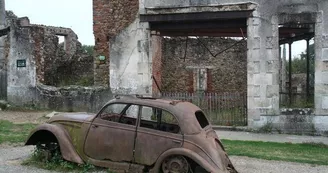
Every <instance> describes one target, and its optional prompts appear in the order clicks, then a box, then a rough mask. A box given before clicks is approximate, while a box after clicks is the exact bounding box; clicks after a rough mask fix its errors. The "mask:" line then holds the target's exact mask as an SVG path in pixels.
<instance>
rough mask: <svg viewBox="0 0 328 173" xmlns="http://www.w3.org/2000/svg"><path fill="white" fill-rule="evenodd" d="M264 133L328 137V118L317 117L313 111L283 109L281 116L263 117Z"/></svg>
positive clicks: (262, 127) (261, 129)
mask: <svg viewBox="0 0 328 173" xmlns="http://www.w3.org/2000/svg"><path fill="white" fill-rule="evenodd" d="M261 122H262V124H261V128H260V131H262V132H278V133H288V134H297V135H328V128H327V127H328V116H320V115H315V114H314V110H312V109H303V108H294V109H281V113H280V115H262V116H261Z"/></svg>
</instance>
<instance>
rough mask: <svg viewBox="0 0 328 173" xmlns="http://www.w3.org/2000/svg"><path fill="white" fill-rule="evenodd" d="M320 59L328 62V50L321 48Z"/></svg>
mask: <svg viewBox="0 0 328 173" xmlns="http://www.w3.org/2000/svg"><path fill="white" fill-rule="evenodd" d="M321 59H322V60H323V61H328V48H323V49H322V56H321Z"/></svg>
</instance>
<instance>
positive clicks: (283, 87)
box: [281, 44, 287, 103]
mask: <svg viewBox="0 0 328 173" xmlns="http://www.w3.org/2000/svg"><path fill="white" fill-rule="evenodd" d="M286 57H287V55H286V44H284V45H283V48H282V65H281V91H282V92H283V93H285V92H286V81H287V80H286V76H287V70H286V64H287V62H286ZM281 99H282V102H283V103H286V96H285V94H282V97H281Z"/></svg>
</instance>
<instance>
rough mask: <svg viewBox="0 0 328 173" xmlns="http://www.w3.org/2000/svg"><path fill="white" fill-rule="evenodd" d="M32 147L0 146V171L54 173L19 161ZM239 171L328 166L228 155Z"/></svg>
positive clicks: (273, 172)
mask: <svg viewBox="0 0 328 173" xmlns="http://www.w3.org/2000/svg"><path fill="white" fill-rule="evenodd" d="M32 151H33V147H4V148H0V173H23V172H24V173H54V172H51V171H46V170H42V169H37V168H33V167H26V166H22V165H21V162H22V161H23V160H24V159H26V158H28V157H29V155H30V154H31V153H32ZM230 158H231V160H232V162H233V163H234V165H235V167H236V168H237V169H238V171H239V172H240V173H309V172H311V173H327V172H328V166H314V165H309V164H299V163H290V162H280V161H267V160H259V159H252V158H248V157H236V156H232V157H230Z"/></svg>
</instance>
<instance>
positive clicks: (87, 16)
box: [6, 0, 306, 57]
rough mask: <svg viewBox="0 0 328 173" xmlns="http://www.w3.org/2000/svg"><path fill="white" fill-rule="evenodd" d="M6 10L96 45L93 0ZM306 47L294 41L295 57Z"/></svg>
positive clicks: (18, 3) (22, 4)
mask: <svg viewBox="0 0 328 173" xmlns="http://www.w3.org/2000/svg"><path fill="white" fill-rule="evenodd" d="M6 10H12V11H13V12H14V13H15V14H16V15H17V16H18V17H24V16H27V17H29V19H30V21H31V23H33V24H44V25H51V26H62V27H68V28H72V29H73V30H74V31H75V33H76V34H77V35H78V37H79V41H80V42H81V43H82V44H87V45H94V36H93V18H92V0H6ZM305 49H306V42H305V41H299V42H295V43H293V47H292V55H293V57H294V56H297V55H299V54H300V53H301V52H303V51H305ZM287 53H288V49H287Z"/></svg>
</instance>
